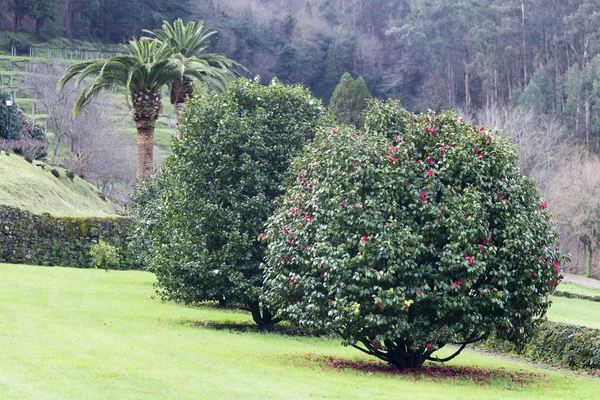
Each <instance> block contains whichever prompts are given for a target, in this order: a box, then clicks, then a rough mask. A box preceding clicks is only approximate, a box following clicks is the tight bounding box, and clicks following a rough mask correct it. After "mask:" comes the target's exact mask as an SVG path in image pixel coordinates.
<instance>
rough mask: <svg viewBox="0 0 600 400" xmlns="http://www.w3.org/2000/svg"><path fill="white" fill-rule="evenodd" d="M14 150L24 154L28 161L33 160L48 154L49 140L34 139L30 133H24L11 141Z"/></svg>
mask: <svg viewBox="0 0 600 400" xmlns="http://www.w3.org/2000/svg"><path fill="white" fill-rule="evenodd" d="M9 145H10V147H11V148H12V150H13V151H14V152H15V153H17V154H20V155H22V156H23V157H24V158H25V160H27V161H28V162H30V163H31V162H33V160H37V159H39V158H41V157H42V156H43V155H45V154H46V150H47V149H48V142H44V141H41V140H37V139H33V138H32V137H31V136H30V135H29V134H27V133H26V134H23V135H21V136H20V137H19V138H18V139H16V140H11V142H10V143H9Z"/></svg>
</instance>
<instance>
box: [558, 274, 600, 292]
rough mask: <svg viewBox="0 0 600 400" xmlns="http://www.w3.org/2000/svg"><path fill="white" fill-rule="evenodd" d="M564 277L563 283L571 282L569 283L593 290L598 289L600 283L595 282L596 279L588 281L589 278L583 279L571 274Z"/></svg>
mask: <svg viewBox="0 0 600 400" xmlns="http://www.w3.org/2000/svg"><path fill="white" fill-rule="evenodd" d="M563 275H564V276H565V279H563V282H571V283H576V284H577V285H584V286H588V287H591V288H594V289H600V281H598V280H596V279H589V278H584V277H581V276H577V275H571V274H563Z"/></svg>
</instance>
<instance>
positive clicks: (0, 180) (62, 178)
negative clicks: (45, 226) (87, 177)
mask: <svg viewBox="0 0 600 400" xmlns="http://www.w3.org/2000/svg"><path fill="white" fill-rule="evenodd" d="M37 164H43V163H42V162H40V161H34V162H33V163H32V164H30V163H28V162H27V161H25V159H24V158H23V157H19V156H17V155H15V154H12V155H10V156H8V155H6V154H5V153H4V152H2V153H1V154H0V204H1V205H7V206H13V207H18V208H22V209H25V210H28V211H31V212H33V213H35V214H41V213H45V212H47V213H51V214H53V215H56V216H78V217H80V216H97V217H102V216H108V215H114V214H115V210H114V207H113V206H112V205H111V204H110V203H109V202H107V201H105V200H102V199H101V198H100V196H99V192H98V190H97V189H96V188H95V187H94V185H92V184H91V183H89V182H86V181H84V180H83V179H81V178H80V177H78V176H75V177H74V179H73V180H71V179H69V178H68V177H67V173H66V171H65V170H64V169H63V168H58V167H52V166H48V165H46V166H45V167H44V168H43V169H42V168H41V167H38V166H37ZM53 168H54V169H56V170H57V171H58V172H59V178H56V177H55V176H54V175H52V174H51V173H50V170H51V169H53Z"/></svg>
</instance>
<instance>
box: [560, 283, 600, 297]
mask: <svg viewBox="0 0 600 400" xmlns="http://www.w3.org/2000/svg"><path fill="white" fill-rule="evenodd" d="M557 290H560V291H561V292H570V293H578V294H584V295H586V296H600V289H594V288H591V287H589V286H584V285H577V284H575V283H571V282H562V283H561V284H560V285H559V286H558V289H557Z"/></svg>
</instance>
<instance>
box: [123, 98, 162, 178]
mask: <svg viewBox="0 0 600 400" xmlns="http://www.w3.org/2000/svg"><path fill="white" fill-rule="evenodd" d="M130 93H131V102H132V104H133V120H134V121H135V127H136V128H137V132H138V134H137V169H136V173H135V174H136V179H137V182H138V183H142V182H144V181H145V180H146V179H148V178H149V177H150V175H152V172H153V170H154V128H155V126H156V120H157V119H158V116H159V114H160V110H161V107H162V106H161V97H160V93H158V92H157V91H155V90H152V89H135V90H134V89H132V90H130Z"/></svg>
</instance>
